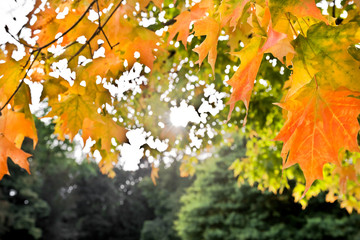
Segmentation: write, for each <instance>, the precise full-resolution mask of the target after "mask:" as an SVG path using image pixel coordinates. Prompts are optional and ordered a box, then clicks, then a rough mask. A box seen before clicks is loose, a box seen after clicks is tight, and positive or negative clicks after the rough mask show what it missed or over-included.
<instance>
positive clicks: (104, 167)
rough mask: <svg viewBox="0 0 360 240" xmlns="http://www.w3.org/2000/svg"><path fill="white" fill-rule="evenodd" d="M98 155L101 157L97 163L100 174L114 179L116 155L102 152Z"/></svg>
mask: <svg viewBox="0 0 360 240" xmlns="http://www.w3.org/2000/svg"><path fill="white" fill-rule="evenodd" d="M100 153H101V157H102V158H101V161H100V162H99V168H100V172H101V173H103V174H106V175H108V176H109V177H110V178H114V177H115V172H114V164H115V163H117V162H118V154H116V153H114V152H107V151H104V150H102V151H100Z"/></svg>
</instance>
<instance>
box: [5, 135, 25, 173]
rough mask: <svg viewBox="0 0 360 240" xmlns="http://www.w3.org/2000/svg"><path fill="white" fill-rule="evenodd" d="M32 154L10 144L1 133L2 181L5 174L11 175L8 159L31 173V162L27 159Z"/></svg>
mask: <svg viewBox="0 0 360 240" xmlns="http://www.w3.org/2000/svg"><path fill="white" fill-rule="evenodd" d="M30 156H31V154H28V153H25V152H24V151H22V150H20V149H19V148H17V147H16V146H15V144H14V143H12V142H10V141H9V140H8V139H7V138H6V137H5V136H4V135H3V134H2V133H0V180H1V179H2V178H3V176H4V175H5V174H9V170H8V167H7V158H8V157H9V158H11V160H12V161H13V162H14V163H16V164H18V165H19V166H20V167H21V168H24V169H25V170H26V171H27V172H28V173H30V168H29V162H28V161H27V159H28V158H29V157H30Z"/></svg>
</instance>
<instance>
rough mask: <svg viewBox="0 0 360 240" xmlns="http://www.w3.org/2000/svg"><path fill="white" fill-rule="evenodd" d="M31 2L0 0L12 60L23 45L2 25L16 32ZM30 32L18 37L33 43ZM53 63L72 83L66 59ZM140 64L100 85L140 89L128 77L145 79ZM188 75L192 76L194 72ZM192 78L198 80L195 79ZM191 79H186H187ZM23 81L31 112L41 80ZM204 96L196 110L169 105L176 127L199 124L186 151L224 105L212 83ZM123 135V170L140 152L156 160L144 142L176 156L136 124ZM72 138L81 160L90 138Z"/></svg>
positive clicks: (0, 38)
mask: <svg viewBox="0 0 360 240" xmlns="http://www.w3.org/2000/svg"><path fill="white" fill-rule="evenodd" d="M34 2H35V1H34V0H17V1H14V0H0V45H1V44H4V43H7V42H9V43H13V44H15V45H17V46H18V51H16V52H15V53H14V54H13V56H12V57H13V58H14V59H16V60H18V59H21V58H22V57H24V55H25V54H24V47H23V46H21V44H19V43H18V42H17V41H16V40H14V39H13V38H12V37H11V36H10V35H9V34H8V33H6V31H5V28H4V27H5V25H7V26H8V28H9V30H10V32H11V33H12V34H13V35H14V36H16V35H17V33H18V32H19V30H20V29H21V27H22V26H23V25H24V24H26V23H27V21H28V19H27V18H26V14H28V13H29V12H30V11H31V10H32V8H33V6H34ZM163 15H164V14H160V17H161V21H166V20H165V19H163ZM14 18H16V20H14ZM96 18H97V15H96ZM153 23H154V19H152V18H149V19H146V18H144V19H143V22H142V25H144V26H147V25H151V24H153ZM30 36H31V31H30V30H29V29H27V30H22V32H21V37H22V38H24V39H26V40H27V41H28V42H29V43H30V44H32V43H35V41H34V40H31V39H30ZM81 40H83V39H79V42H80V41H81ZM54 49H55V51H56V49H57V46H56V44H54ZM97 55H98V57H101V56H103V55H104V53H103V52H101V51H99V52H98V53H97ZM135 55H139V53H137V52H136V53H135ZM135 57H139V56H135ZM53 66H54V68H53V69H54V70H53V72H52V73H51V75H52V76H53V77H59V76H62V77H63V78H64V79H67V80H68V81H69V83H70V84H72V80H71V78H70V77H69V75H71V74H72V73H71V71H70V69H68V68H67V62H66V60H62V61H60V62H58V63H55V64H54V65H53ZM55 66H56V67H55ZM143 67H144V66H142V65H141V64H138V63H136V64H135V65H134V67H133V69H131V70H130V71H128V72H126V73H124V75H123V76H121V77H120V79H118V80H116V81H118V85H119V88H115V87H114V86H111V85H106V83H105V82H104V81H103V83H104V87H107V88H109V90H110V92H111V93H112V94H113V96H116V97H117V98H118V99H119V98H122V97H123V96H124V95H123V93H124V92H125V91H129V90H130V91H132V92H133V94H136V93H139V92H140V91H141V89H140V87H139V85H136V84H135V85H134V81H129V79H136V82H137V83H138V84H141V83H144V82H146V81H147V79H146V78H145V77H144V76H140V72H141V70H142V68H143ZM146 70H148V68H147V67H145V71H146ZM0 74H1V73H0ZM191 77H192V78H193V77H194V76H191ZM191 77H190V78H191ZM99 80H100V82H101V81H102V80H101V79H99ZM195 80H196V81H198V79H195ZM195 80H194V79H189V81H190V82H191V81H195ZM25 83H26V84H28V85H29V86H30V89H31V94H32V102H33V104H32V106H30V107H31V110H32V112H33V113H34V112H36V111H38V110H41V109H43V108H44V105H46V104H44V103H39V100H40V95H41V91H42V86H41V84H40V83H32V82H31V81H29V80H26V81H25ZM203 84H204V83H203ZM169 88H170V87H169ZM205 97H208V100H207V101H206V100H205V99H204V101H203V104H202V105H201V107H200V109H199V112H197V111H196V110H195V108H194V107H193V106H191V105H188V104H187V102H186V101H185V100H184V101H182V102H181V104H180V105H179V106H176V105H174V104H172V105H173V107H171V109H170V119H171V122H172V124H173V125H174V126H176V127H186V126H187V124H188V123H189V122H193V123H195V124H201V127H200V129H196V128H195V127H193V128H192V129H191V130H190V132H189V136H190V139H191V140H192V143H191V144H190V148H188V149H186V153H187V154H190V153H191V152H192V150H191V147H192V148H194V150H196V149H199V148H200V146H201V144H202V139H201V137H203V136H204V134H207V135H208V136H210V138H212V137H213V136H214V132H213V131H212V129H211V127H209V126H205V125H204V124H206V117H207V116H208V114H211V115H216V114H217V113H218V112H219V111H220V110H222V109H223V108H224V104H223V102H222V98H224V97H225V94H221V93H218V92H216V90H215V89H214V86H213V85H210V86H207V87H206V88H205ZM165 98H166V97H165ZM165 100H167V99H165ZM212 104H213V105H215V107H213V106H212ZM109 107H110V106H109ZM110 108H111V107H110ZM110 110H111V109H110ZM160 127H161V126H160ZM199 136H200V138H199ZM127 138H128V139H129V144H128V143H125V144H122V145H120V146H117V148H118V149H119V150H120V151H121V157H120V161H119V162H120V165H122V166H123V168H124V169H125V170H136V169H137V168H138V163H139V161H140V159H141V158H142V157H143V156H144V154H145V155H146V156H147V157H149V159H150V161H154V162H155V164H157V160H155V159H154V158H152V157H151V156H150V155H149V152H148V151H147V152H144V149H143V148H142V146H143V145H144V144H147V145H148V146H149V147H150V148H153V149H157V150H158V151H159V152H163V153H164V157H163V159H164V161H165V162H166V161H168V162H171V161H172V160H171V158H175V157H176V154H175V153H174V151H173V150H172V151H170V152H165V150H166V149H167V147H168V144H167V141H160V140H159V139H155V138H154V137H153V136H151V134H150V133H147V132H145V131H144V129H141V128H140V129H135V130H130V131H129V132H128V133H127ZM74 141H75V143H76V145H75V153H74V155H75V158H76V159H77V161H81V160H82V159H84V158H85V155H86V154H87V153H89V151H90V146H91V144H92V141H91V140H90V139H89V140H88V141H87V142H86V144H85V146H84V143H83V142H82V138H81V137H80V136H79V135H77V136H75V138H74ZM93 157H95V160H96V161H97V162H98V161H100V160H101V156H100V154H99V152H97V151H95V153H94V154H93Z"/></svg>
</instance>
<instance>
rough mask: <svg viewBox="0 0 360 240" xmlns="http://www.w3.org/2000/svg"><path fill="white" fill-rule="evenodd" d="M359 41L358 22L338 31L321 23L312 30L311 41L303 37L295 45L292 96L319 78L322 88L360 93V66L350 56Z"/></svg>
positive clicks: (310, 31) (312, 27)
mask: <svg viewBox="0 0 360 240" xmlns="http://www.w3.org/2000/svg"><path fill="white" fill-rule="evenodd" d="M329 39H331V43H330V41H329ZM359 41H360V30H359V24H358V23H355V22H350V23H347V24H345V25H341V26H336V27H334V26H328V25H326V24H325V23H318V24H315V25H313V26H311V27H310V28H309V30H308V32H307V37H303V36H301V35H299V36H298V38H297V39H296V40H294V41H293V43H292V44H293V46H294V47H295V49H296V56H295V58H294V60H293V65H294V73H293V75H292V86H291V88H290V90H289V93H288V95H289V96H291V95H292V94H294V93H295V92H296V91H297V90H298V89H300V88H301V87H302V86H304V85H306V84H307V83H309V82H310V81H311V80H312V79H313V77H314V75H315V74H317V80H318V82H319V84H322V85H330V86H331V87H332V88H333V89H337V88H339V87H340V86H343V87H346V88H348V89H350V90H353V91H360V84H358V80H357V79H358V76H360V62H359V61H358V60H356V59H355V58H354V57H353V56H352V55H351V54H349V53H348V48H349V46H351V45H353V44H356V43H358V42H359Z"/></svg>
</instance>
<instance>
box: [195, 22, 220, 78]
mask: <svg viewBox="0 0 360 240" xmlns="http://www.w3.org/2000/svg"><path fill="white" fill-rule="evenodd" d="M194 32H195V36H202V35H206V38H205V40H204V41H203V42H202V43H201V44H200V46H198V47H196V48H194V49H193V51H194V52H196V53H198V54H199V60H198V61H197V62H196V63H198V64H199V65H201V63H202V62H203V61H204V59H205V57H206V56H207V55H209V56H208V62H209V64H210V66H211V68H212V70H213V73H215V62H216V56H217V49H216V48H217V42H218V37H219V34H220V25H219V23H218V22H217V21H215V20H214V19H212V18H210V17H207V18H204V19H201V20H199V21H197V22H195V24H194Z"/></svg>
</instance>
